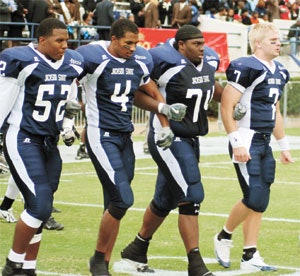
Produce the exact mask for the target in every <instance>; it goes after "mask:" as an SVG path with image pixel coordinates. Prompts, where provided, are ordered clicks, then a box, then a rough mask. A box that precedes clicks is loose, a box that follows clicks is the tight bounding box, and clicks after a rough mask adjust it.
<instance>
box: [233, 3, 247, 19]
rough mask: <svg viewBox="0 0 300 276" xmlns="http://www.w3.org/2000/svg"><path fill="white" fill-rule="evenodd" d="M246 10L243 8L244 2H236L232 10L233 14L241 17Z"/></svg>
mask: <svg viewBox="0 0 300 276" xmlns="http://www.w3.org/2000/svg"><path fill="white" fill-rule="evenodd" d="M244 9H246V7H245V1H243V0H238V1H237V3H236V6H235V8H234V13H235V14H238V15H239V16H242V13H243V10H244Z"/></svg>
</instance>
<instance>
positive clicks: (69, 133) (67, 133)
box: [61, 128, 76, 147]
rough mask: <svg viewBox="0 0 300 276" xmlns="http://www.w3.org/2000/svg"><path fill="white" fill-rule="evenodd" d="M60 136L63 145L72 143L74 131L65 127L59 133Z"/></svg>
mask: <svg viewBox="0 0 300 276" xmlns="http://www.w3.org/2000/svg"><path fill="white" fill-rule="evenodd" d="M61 136H62V139H63V141H64V143H65V145H66V146H68V147H70V146H72V145H73V143H74V141H75V138H76V136H75V133H74V131H73V130H72V129H70V128H65V129H64V130H63V132H62V133H61Z"/></svg>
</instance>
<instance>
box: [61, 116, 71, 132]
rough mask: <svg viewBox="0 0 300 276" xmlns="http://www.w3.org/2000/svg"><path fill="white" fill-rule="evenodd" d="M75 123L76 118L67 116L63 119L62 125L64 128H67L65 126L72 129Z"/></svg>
mask: <svg viewBox="0 0 300 276" xmlns="http://www.w3.org/2000/svg"><path fill="white" fill-rule="evenodd" d="M73 125H74V120H73V119H69V118H66V117H65V118H64V119H63V125H62V127H63V129H65V128H70V129H72V128H73Z"/></svg>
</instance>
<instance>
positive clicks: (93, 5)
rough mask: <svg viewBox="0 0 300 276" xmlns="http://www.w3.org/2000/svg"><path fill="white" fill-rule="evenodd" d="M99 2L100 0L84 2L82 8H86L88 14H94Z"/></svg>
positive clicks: (84, 0)
mask: <svg viewBox="0 0 300 276" xmlns="http://www.w3.org/2000/svg"><path fill="white" fill-rule="evenodd" d="M98 2H100V1H99V0H83V2H82V7H83V8H84V10H85V12H86V13H89V12H91V13H92V14H93V13H94V10H95V8H96V5H97V3H98Z"/></svg>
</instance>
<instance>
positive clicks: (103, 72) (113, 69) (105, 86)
mask: <svg viewBox="0 0 300 276" xmlns="http://www.w3.org/2000/svg"><path fill="white" fill-rule="evenodd" d="M108 45H109V44H108V42H104V41H101V42H97V43H91V44H88V45H85V46H81V47H79V48H78V49H77V51H78V52H79V53H81V54H82V55H83V57H84V60H85V73H87V75H86V76H85V77H83V79H82V81H81V83H82V85H83V87H84V89H85V91H86V100H87V105H88V107H89V108H88V109H87V110H86V116H87V122H88V125H89V126H94V127H100V128H102V129H104V130H110V131H117V132H132V131H133V124H132V121H131V112H132V106H133V98H134V92H135V91H136V90H137V89H138V88H139V86H141V85H143V84H145V83H147V82H148V81H149V79H150V73H149V72H150V71H151V70H152V66H153V64H152V58H151V56H150V54H149V53H148V52H147V51H146V50H145V49H144V48H142V47H139V46H137V48H136V51H135V52H134V54H133V56H132V57H130V58H129V59H122V58H116V57H114V56H112V55H111V54H110V53H109V52H108V51H107V47H108Z"/></svg>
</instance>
